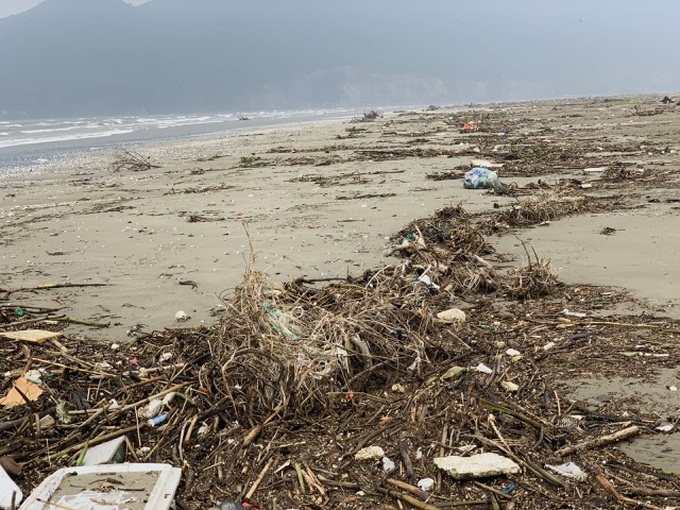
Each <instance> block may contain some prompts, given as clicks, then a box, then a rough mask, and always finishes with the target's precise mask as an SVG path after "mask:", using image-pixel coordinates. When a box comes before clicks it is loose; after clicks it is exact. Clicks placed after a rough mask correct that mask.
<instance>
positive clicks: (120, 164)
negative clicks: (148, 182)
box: [111, 149, 160, 172]
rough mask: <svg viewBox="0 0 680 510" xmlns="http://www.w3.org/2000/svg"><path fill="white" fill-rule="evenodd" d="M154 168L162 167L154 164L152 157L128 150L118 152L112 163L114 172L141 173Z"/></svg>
mask: <svg viewBox="0 0 680 510" xmlns="http://www.w3.org/2000/svg"><path fill="white" fill-rule="evenodd" d="M152 168H160V165H156V164H154V163H152V162H151V157H150V156H147V157H144V156H142V155H141V154H139V153H138V152H134V151H131V150H128V149H120V150H119V151H118V152H116V154H115V156H114V159H113V162H112V163H111V169H112V170H113V171H114V172H120V171H121V170H131V171H133V172H141V171H144V170H150V169H152Z"/></svg>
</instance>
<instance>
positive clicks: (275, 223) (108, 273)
mask: <svg viewBox="0 0 680 510" xmlns="http://www.w3.org/2000/svg"><path fill="white" fill-rule="evenodd" d="M657 103H658V98H650V97H629V98H620V99H617V100H613V101H602V100H592V101H587V100H584V101H575V102H572V103H567V102H543V103H525V104H514V105H497V106H489V107H483V108H481V107H480V108H465V109H463V108H457V109H441V110H436V111H432V112H404V113H401V114H392V115H387V116H385V117H384V118H381V119H378V120H377V121H375V122H360V123H351V122H338V121H335V122H325V123H315V124H304V125H287V126H281V127H276V128H273V129H258V130H255V131H240V132H231V133H226V134H224V135H219V136H213V137H209V138H201V139H193V140H185V141H177V142H172V143H164V144H155V145H148V146H143V147H141V148H139V152H140V153H142V154H143V155H145V156H149V157H150V159H151V160H152V161H153V162H155V163H158V164H159V165H160V166H161V167H160V168H158V169H152V170H148V171H144V172H133V171H121V172H112V171H111V169H110V165H111V163H112V161H113V160H114V155H113V153H109V152H105V153H97V154H94V155H93V154H90V155H82V156H81V157H78V158H74V160H73V161H69V162H68V163H64V164H60V165H53V166H50V167H45V168H41V169H36V170H33V171H32V172H31V173H30V174H24V175H12V176H4V177H2V179H1V180H0V233H1V243H0V246H1V250H2V251H1V255H0V260H1V261H2V266H1V271H0V288H2V289H6V290H13V289H18V288H26V287H35V286H38V285H44V284H62V283H75V284H79V283H106V284H108V285H109V286H106V287H85V288H78V287H77V288H66V289H54V290H41V291H35V292H32V293H20V294H19V293H15V294H13V296H12V297H13V299H15V300H19V298H20V300H21V302H22V303H28V304H31V305H35V306H46V307H54V308H57V307H58V308H60V311H61V312H62V313H65V314H67V315H68V316H70V317H74V318H78V319H83V320H87V321H93V322H98V323H110V326H109V327H108V328H105V329H101V330H92V329H91V328H84V327H78V326H72V327H71V328H70V329H69V331H71V332H72V334H82V335H85V336H90V337H94V338H97V339H107V340H110V341H122V340H125V339H126V338H127V332H128V331H129V330H130V329H132V328H143V329H144V330H152V329H158V328H163V327H166V326H172V325H173V324H174V316H175V314H176V312H178V311H180V310H183V311H185V312H186V313H187V314H188V315H189V316H190V317H191V318H190V320H189V321H188V322H187V323H186V325H189V326H191V325H197V324H200V323H202V322H206V321H211V320H213V319H212V317H211V310H214V309H215V307H216V306H218V305H219V304H220V299H219V296H220V295H221V294H222V293H223V292H225V291H226V292H228V291H229V289H230V288H232V287H233V286H234V285H235V284H237V283H238V282H239V281H240V279H241V276H242V275H243V273H244V271H246V270H247V268H248V266H249V264H250V261H251V257H253V255H254V256H255V257H256V261H257V262H256V264H257V267H258V268H260V269H267V270H268V272H269V273H270V274H272V275H275V277H276V278H277V279H278V280H280V281H287V280H290V279H293V278H296V277H299V276H303V275H306V276H307V277H309V278H328V277H344V276H346V275H347V274H357V273H361V272H363V271H364V270H366V269H373V268H376V267H380V266H381V265H383V264H388V263H390V260H389V259H386V258H384V257H383V256H382V253H383V250H384V248H385V247H386V246H387V244H388V243H387V239H388V237H389V236H391V235H393V234H394V233H396V232H397V231H398V230H399V229H400V228H401V227H402V226H404V225H405V224H407V223H408V222H409V221H410V220H412V219H415V218H418V217H424V216H428V215H430V214H431V213H432V212H434V211H435V210H436V209H438V208H441V207H444V206H447V205H454V204H458V203H463V205H464V207H465V208H466V209H468V210H469V211H471V212H476V211H485V210H489V209H490V208H492V207H493V206H494V205H495V204H498V205H501V206H506V205H508V204H511V203H513V202H514V199H512V198H509V197H497V196H494V195H489V194H486V193H485V192H483V191H471V190H465V189H463V187H462V185H461V181H460V180H458V179H456V180H442V181H434V180H427V179H426V175H427V174H431V173H435V172H446V171H451V170H453V169H455V168H456V167H459V166H460V165H469V163H470V161H471V159H472V158H474V157H475V156H474V154H475V152H474V151H475V150H476V148H477V147H478V146H479V145H480V144H479V140H483V139H484V136H491V135H494V136H495V137H496V138H499V137H498V136H497V133H488V132H486V133H477V134H460V133H459V128H460V126H459V125H458V124H457V123H455V122H454V123H452V124H451V125H449V124H447V123H446V120H447V118H448V117H450V116H454V117H455V118H458V117H460V118H467V117H469V118H476V119H481V120H482V122H481V124H482V127H483V126H484V122H483V119H484V118H485V116H486V117H487V118H495V117H494V116H497V117H499V118H501V119H505V120H502V121H498V120H496V121H495V122H496V124H497V125H498V126H501V129H505V130H506V131H507V135H506V136H505V137H500V138H499V140H501V141H502V142H506V143H510V141H511V140H521V139H522V138H523V137H526V138H527V139H536V138H539V139H544V140H546V142H545V143H546V144H554V145H559V144H564V143H568V142H570V140H571V141H572V142H571V143H574V144H587V145H588V147H590V148H589V149H587V150H588V151H593V152H594V154H593V156H594V157H595V158H602V157H603V156H607V155H609V153H608V152H607V153H606V154H605V149H606V147H604V145H607V144H611V143H614V142H618V143H620V144H625V145H626V146H628V147H630V149H631V150H630V151H629V153H620V154H614V153H612V154H613V155H614V157H616V158H618V159H620V160H626V161H630V162H635V163H636V165H635V167H636V168H643V169H647V170H648V171H649V172H654V171H655V169H663V170H664V172H665V173H664V175H666V173H667V171H668V170H669V169H674V168H677V166H678V164H679V159H680V157H679V156H678V154H677V152H676V151H675V150H674V149H676V148H678V147H677V145H676V144H677V140H678V136H677V135H678V134H680V133H679V132H680V115H679V114H678V113H677V112H676V111H675V108H674V106H670V107H665V108H664V109H663V114H658V115H648V116H633V115H632V114H633V113H635V112H636V111H638V112H644V111H647V110H649V111H653V109H654V108H658V107H659V105H658V104H657ZM645 108H646V109H647V110H644V109H645ZM636 109H638V110H636ZM660 111H661V110H660ZM489 116H491V117H489ZM503 122H505V123H503ZM502 126H507V127H505V128H503V127H502ZM351 129H358V130H359V131H355V132H354V133H352V132H351V131H349V130H351ZM599 145H603V147H599ZM641 146H642V148H640V147H641ZM646 146H648V147H649V148H650V149H649V150H647V149H645V147H646ZM275 148H280V149H279V150H280V151H279V152H274V153H270V152H269V151H270V150H272V149H275ZM417 148H421V149H427V148H431V149H434V150H442V149H443V150H446V151H449V156H450V153H451V152H460V155H459V156H454V157H447V156H446V155H443V156H439V157H403V158H402V157H399V155H398V154H397V155H396V156H395V157H392V158H390V157H386V158H384V159H382V158H373V157H371V156H370V155H362V156H361V157H360V158H357V154H359V151H361V150H371V149H380V150H382V151H386V152H387V153H389V151H390V150H391V149H396V150H401V151H403V150H410V149H417ZM495 148H496V151H500V152H502V150H503V147H502V146H496V147H495ZM664 148H668V149H671V150H666V151H664V152H663V153H662V151H661V149H664ZM284 149H285V150H284ZM293 151H295V152H293ZM598 151H599V152H598ZM648 152H649V153H648ZM253 154H254V155H256V157H259V158H261V159H260V160H258V161H255V163H256V164H260V163H262V164H263V165H264V166H262V167H255V168H240V167H239V165H240V162H241V158H244V157H245V158H248V157H250V156H251V155H253ZM414 154H416V155H417V153H415V151H414ZM215 156H219V157H217V158H215V159H212V160H210V161H205V159H211V158H213V157H215ZM332 156H335V157H337V158H339V159H341V160H348V161H344V162H338V163H333V164H330V165H327V166H315V164H314V162H316V164H320V163H323V162H329V161H330V159H329V158H330V157H332ZM480 156H481V157H487V158H489V157H493V156H494V154H493V153H490V154H483V153H480ZM305 158H308V159H307V160H305ZM376 159H382V160H376ZM586 159H587V158H586ZM598 161H599V160H598ZM310 162H312V164H309V163H310ZM303 163H307V164H303ZM586 163H587V161H586V162H585V163H584V164H586ZM580 170H581V168H577V167H574V168H564V167H561V168H559V169H558V170H556V171H555V172H547V173H545V172H540V173H544V175H539V173H538V172H537V173H536V175H533V176H531V175H529V176H527V177H504V175H503V171H501V172H500V175H501V178H502V179H504V181H505V182H506V183H511V182H512V183H519V184H521V185H524V184H526V183H528V182H536V181H538V180H539V179H542V180H543V181H547V182H555V181H556V180H557V179H558V178H564V177H569V176H570V175H571V176H575V177H577V178H579V179H585V180H586V181H592V182H594V183H595V185H594V187H593V192H594V193H602V192H605V191H602V190H601V189H600V187H599V186H598V184H597V183H598V178H599V175H600V174H598V173H588V174H584V173H582V172H581V171H580ZM458 173H460V174H461V175H462V171H461V170H458ZM318 178H323V179H326V181H325V182H321V183H320V182H319V181H318ZM666 178H667V177H664V179H666ZM653 184H655V186H652V188H651V189H650V186H649V183H648V182H645V184H644V185H641V187H640V188H639V189H638V188H637V183H636V182H635V181H630V182H624V183H622V185H621V189H619V190H618V191H617V192H623V193H625V194H626V195H627V197H626V200H627V201H628V202H630V201H636V202H637V204H638V205H639V206H640V207H639V208H632V209H627V210H623V211H615V212H612V213H607V214H598V215H587V216H576V217H570V218H565V219H562V220H559V221H556V222H553V223H551V224H550V225H548V226H544V227H538V228H534V229H530V230H527V231H522V232H518V233H517V237H513V236H505V237H504V238H501V239H496V240H494V243H496V244H497V246H498V248H499V250H500V251H504V252H508V253H512V254H513V256H514V257H515V260H517V261H518V262H521V260H522V259H523V258H525V257H524V251H523V248H521V245H520V243H519V242H518V239H521V240H524V241H529V242H530V243H531V244H532V246H533V248H534V249H535V250H536V251H537V252H538V254H539V255H540V256H542V257H545V258H549V259H551V260H552V262H553V265H554V266H555V268H556V269H557V270H558V272H559V275H560V278H561V279H562V280H563V281H565V282H569V283H594V284H600V285H616V286H623V287H626V288H628V289H631V290H633V291H634V292H636V293H637V295H638V296H640V297H641V298H645V299H648V300H649V302H650V310H653V311H663V312H664V313H666V314H669V315H673V316H678V315H679V311H678V308H677V303H678V296H677V293H676V292H675V291H674V289H675V287H676V285H677V283H678V282H679V281H680V267H679V265H678V264H677V255H678V250H679V249H680V237H679V236H680V234H678V230H677V229H676V228H674V227H675V224H676V218H677V214H678V209H677V207H675V206H674V205H673V202H672V199H673V197H676V195H677V190H676V184H675V183H673V184H672V185H669V186H667V185H666V183H665V182H657V183H653ZM652 198H653V199H658V200H659V202H658V203H652V202H649V200H650V199H652ZM669 199H670V200H671V201H669ZM192 215H193V219H194V220H201V221H194V222H191V221H189V220H190V219H191V218H192ZM604 227H611V228H614V229H616V233H615V235H610V236H605V235H601V234H600V232H601V230H602V229H603V228H604ZM248 234H249V235H250V242H252V247H253V249H254V252H253V251H251V249H250V242H249V239H248ZM187 281H191V282H194V283H195V286H192V285H181V284H180V282H184V283H186V282H187Z"/></svg>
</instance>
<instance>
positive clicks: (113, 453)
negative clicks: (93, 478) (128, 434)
mask: <svg viewBox="0 0 680 510" xmlns="http://www.w3.org/2000/svg"><path fill="white" fill-rule="evenodd" d="M124 459H125V436H119V437H117V438H116V439H112V440H110V441H107V442H105V443H102V444H98V445H96V446H90V447H89V448H88V449H87V451H86V452H85V457H84V458H83V466H97V465H100V464H119V463H121V462H123V460H124Z"/></svg>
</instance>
